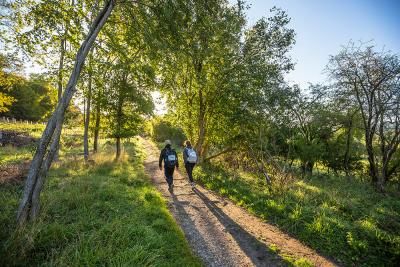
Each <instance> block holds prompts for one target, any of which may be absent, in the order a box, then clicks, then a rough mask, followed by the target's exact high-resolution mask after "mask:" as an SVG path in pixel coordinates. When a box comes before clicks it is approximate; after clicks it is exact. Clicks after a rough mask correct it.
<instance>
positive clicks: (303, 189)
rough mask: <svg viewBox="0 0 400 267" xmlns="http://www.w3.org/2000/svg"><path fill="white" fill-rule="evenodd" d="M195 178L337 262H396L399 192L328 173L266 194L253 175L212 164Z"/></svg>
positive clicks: (197, 171)
mask: <svg viewBox="0 0 400 267" xmlns="http://www.w3.org/2000/svg"><path fill="white" fill-rule="evenodd" d="M194 176H195V179H196V180H197V181H198V182H200V183H201V184H203V185H204V186H205V187H206V188H208V189H211V190H214V191H216V192H218V193H219V194H221V195H223V196H225V197H228V198H229V199H231V200H232V201H234V202H235V203H237V204H239V205H241V206H243V207H245V208H246V209H248V210H249V211H250V212H252V213H253V214H255V215H257V216H258V217H261V218H262V219H264V220H266V221H268V222H270V223H273V224H276V225H277V226H279V227H280V228H281V229H283V230H284V231H286V232H288V233H289V234H291V235H293V236H294V237H296V238H298V239H300V240H301V241H303V242H304V243H305V244H307V245H309V246H310V247H312V248H314V249H316V250H317V251H320V252H322V253H323V254H324V255H327V256H330V257H333V258H334V259H335V260H336V261H337V262H338V263H340V264H343V265H346V266H398V265H397V264H398V263H399V262H400V200H399V197H398V195H397V196H396V195H382V194H381V193H377V192H375V191H374V190H373V188H372V187H371V186H370V185H368V184H366V183H362V182H359V181H355V180H348V179H345V178H342V177H336V176H329V175H320V176H313V177H309V178H306V179H304V180H299V181H297V182H295V183H294V184H293V185H292V186H290V187H289V188H288V189H287V190H286V191H284V192H281V190H272V192H269V191H268V190H267V187H266V184H265V181H263V180H261V179H258V178H257V177H255V176H252V175H249V174H243V173H242V174H237V173H236V174H234V173H233V172H230V171H227V170H226V169H224V168H222V167H217V166H212V165H203V166H202V167H199V168H196V169H195V174H194ZM277 192H279V193H277Z"/></svg>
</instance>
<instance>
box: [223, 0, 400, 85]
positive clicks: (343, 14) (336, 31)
mask: <svg viewBox="0 0 400 267" xmlns="http://www.w3.org/2000/svg"><path fill="white" fill-rule="evenodd" d="M229 1H230V2H231V3H237V1H236V0H229ZM247 4H250V9H249V10H247V12H246V13H247V18H248V22H249V23H248V26H250V25H253V24H254V23H255V22H256V21H257V20H258V19H260V18H261V17H263V16H268V15H269V10H270V9H271V8H272V7H273V6H276V7H280V8H282V9H283V10H285V11H287V12H288V14H289V16H290V17H291V19H292V20H291V23H290V26H291V27H292V28H293V29H294V30H295V32H296V44H295V46H294V48H293V50H292V52H291V55H292V57H293V59H294V62H296V66H295V71H293V72H292V73H291V74H290V75H288V77H287V78H288V80H289V81H291V82H292V83H293V82H294V83H298V84H300V85H301V86H302V87H305V86H307V83H308V82H312V83H316V82H323V81H324V80H325V75H324V74H323V73H322V72H323V70H324V68H325V66H326V64H327V63H328V59H329V55H335V54H337V53H338V52H339V50H340V49H341V46H345V45H346V44H347V43H348V42H349V41H350V40H353V41H355V42H358V41H363V42H367V41H372V40H373V42H371V44H376V45H377V47H378V48H380V49H382V48H383V47H384V48H385V49H386V50H391V51H392V52H394V53H397V54H400V30H399V26H400V1H399V0H379V1H378V0H375V1H374V0H248V1H247Z"/></svg>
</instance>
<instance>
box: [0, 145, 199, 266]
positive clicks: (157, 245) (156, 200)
mask: <svg viewBox="0 0 400 267" xmlns="http://www.w3.org/2000/svg"><path fill="white" fill-rule="evenodd" d="M126 148H127V149H126V151H128V153H129V154H128V155H124V160H123V161H120V162H118V163H116V162H113V160H112V158H111V156H110V155H111V154H112V151H111V149H110V147H106V148H105V153H103V154H102V155H98V156H97V157H96V158H95V160H96V164H95V165H93V166H90V167H88V166H87V165H85V164H83V163H82V161H76V160H72V159H71V158H70V159H67V160H65V161H63V163H61V164H57V166H56V167H55V168H54V169H52V171H50V173H49V177H48V182H47V184H46V188H45V190H44V193H43V195H42V199H43V202H42V203H43V204H42V214H41V217H40V218H39V219H38V221H36V222H35V223H34V224H31V225H28V226H26V227H25V228H23V229H21V230H20V231H15V229H14V227H15V224H14V220H15V214H14V211H15V209H16V208H17V205H18V200H19V197H20V195H21V192H22V186H21V185H1V186H0V192H1V193H0V200H1V203H2V205H1V207H0V223H1V225H3V226H4V227H2V229H1V230H0V240H1V241H0V259H1V260H0V261H1V265H57V266H71V265H74V266H79V265H104V264H105V265H123V266H124V265H129V266H201V263H200V261H199V260H198V259H197V258H195V256H193V255H192V253H191V251H190V248H189V246H188V244H187V242H186V241H185V238H184V235H183V233H182V231H181V230H180V229H179V227H178V226H177V225H176V224H175V222H174V220H173V218H172V216H171V215H170V213H169V212H168V209H167V207H166V204H165V202H164V201H163V200H162V197H161V195H160V194H159V193H158V192H157V191H156V189H155V188H154V187H153V186H152V185H151V184H150V182H149V180H148V177H146V175H145V174H144V170H143V165H142V164H143V154H142V153H141V151H140V150H138V147H137V144H130V145H127V147H126Z"/></svg>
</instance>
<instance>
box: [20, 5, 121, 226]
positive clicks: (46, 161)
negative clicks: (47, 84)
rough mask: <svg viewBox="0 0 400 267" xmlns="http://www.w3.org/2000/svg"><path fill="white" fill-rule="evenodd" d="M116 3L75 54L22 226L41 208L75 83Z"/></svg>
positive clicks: (38, 155)
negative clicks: (42, 191) (46, 180)
mask: <svg viewBox="0 0 400 267" xmlns="http://www.w3.org/2000/svg"><path fill="white" fill-rule="evenodd" d="M114 6H115V1H113V0H109V1H107V2H106V3H105V5H104V7H103V9H102V10H101V11H100V13H99V14H98V15H97V17H96V19H95V20H94V21H93V23H92V25H91V26H90V30H89V32H88V34H87V36H86V38H85V40H84V41H83V43H82V44H81V47H80V49H79V51H78V53H77V55H76V59H75V64H74V68H73V71H72V73H71V76H70V78H69V81H68V83H67V86H66V89H65V90H64V93H63V96H62V98H61V101H60V102H59V103H58V105H57V108H56V110H55V111H54V112H53V114H52V116H51V117H50V119H49V121H48V122H47V125H46V128H45V130H44V131H43V134H42V137H41V139H40V141H39V143H38V146H37V150H36V152H35V155H34V157H33V160H32V162H31V165H30V169H29V173H28V176H27V179H26V182H25V187H24V193H23V197H22V200H21V202H20V205H19V208H18V214H17V221H18V223H19V225H21V224H24V223H25V222H26V221H27V220H28V219H34V218H36V216H37V215H38V212H39V209H40V199H39V197H40V192H41V190H42V187H43V183H44V178H45V176H46V174H47V171H48V169H49V168H50V165H51V163H52V161H53V158H54V155H55V152H56V151H57V148H58V145H59V141H60V135H61V129H62V122H63V121H64V114H65V111H66V109H67V107H68V105H69V102H70V101H71V98H72V96H73V94H74V93H75V86H76V83H77V81H78V79H79V75H80V72H81V70H82V67H83V64H84V62H85V59H86V56H87V54H88V53H89V50H90V48H91V46H92V44H93V42H94V40H95V39H96V36H97V34H98V33H99V31H100V29H101V28H102V27H103V25H104V24H105V22H106V21H107V19H108V17H109V16H110V14H111V11H112V10H113V8H114ZM56 126H58V127H56ZM48 149H49V150H48Z"/></svg>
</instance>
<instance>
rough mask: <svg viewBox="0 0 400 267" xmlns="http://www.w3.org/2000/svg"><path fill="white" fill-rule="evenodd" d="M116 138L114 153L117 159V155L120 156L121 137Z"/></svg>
mask: <svg viewBox="0 0 400 267" xmlns="http://www.w3.org/2000/svg"><path fill="white" fill-rule="evenodd" d="M116 139H117V140H116V148H117V152H116V154H115V160H119V157H120V156H121V137H117V138H116Z"/></svg>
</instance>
